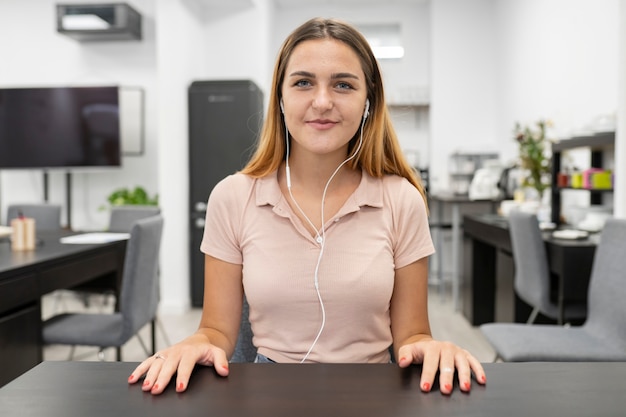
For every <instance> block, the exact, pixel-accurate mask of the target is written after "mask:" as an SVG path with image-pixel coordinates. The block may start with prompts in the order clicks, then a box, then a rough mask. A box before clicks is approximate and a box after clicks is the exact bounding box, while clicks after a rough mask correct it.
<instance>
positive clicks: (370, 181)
mask: <svg viewBox="0 0 626 417" xmlns="http://www.w3.org/2000/svg"><path fill="white" fill-rule="evenodd" d="M256 181H257V186H256V205H257V206H264V205H271V206H273V207H276V206H277V205H278V204H279V202H280V201H281V199H283V194H282V192H281V191H280V187H279V186H278V171H274V172H273V173H271V174H269V175H267V176H265V177H262V178H258V179H257V180H256ZM348 204H350V205H355V206H356V207H354V208H355V209H358V208H359V207H362V206H370V207H376V208H382V206H383V180H382V178H374V177H372V176H370V175H369V174H368V173H367V172H365V171H362V175H361V182H360V183H359V186H358V187H357V189H356V190H355V191H354V193H353V194H352V196H350V198H349V199H348V202H346V205H348Z"/></svg>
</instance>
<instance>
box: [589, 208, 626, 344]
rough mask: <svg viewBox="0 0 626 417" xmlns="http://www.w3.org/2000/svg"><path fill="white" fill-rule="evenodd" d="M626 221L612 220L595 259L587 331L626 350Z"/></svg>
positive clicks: (603, 235) (604, 231) (608, 222)
mask: <svg viewBox="0 0 626 417" xmlns="http://www.w3.org/2000/svg"><path fill="white" fill-rule="evenodd" d="M625 300H626V219H608V220H607V221H606V223H605V225H604V228H603V229H602V232H601V234H600V243H599V244H598V247H597V248H596V253H595V255H594V258H593V267H592V270H591V278H590V279H589V295H588V299H587V303H588V307H587V308H588V314H587V321H586V322H585V324H584V327H585V328H587V329H588V330H589V331H590V332H591V333H594V334H596V335H597V336H598V337H600V338H601V339H605V340H613V341H614V340H616V339H619V340H621V341H622V347H623V348H624V350H626V303H625Z"/></svg>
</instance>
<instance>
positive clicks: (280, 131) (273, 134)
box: [241, 18, 426, 203]
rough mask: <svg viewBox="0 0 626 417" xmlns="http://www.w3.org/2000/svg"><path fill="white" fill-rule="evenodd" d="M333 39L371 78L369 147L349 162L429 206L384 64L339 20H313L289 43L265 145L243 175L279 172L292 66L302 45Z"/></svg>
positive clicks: (278, 68) (278, 67) (277, 72)
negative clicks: (402, 140)
mask: <svg viewBox="0 0 626 417" xmlns="http://www.w3.org/2000/svg"><path fill="white" fill-rule="evenodd" d="M327 38H332V39H336V40H338V41H341V42H343V43H345V44H346V45H348V46H349V47H350V48H352V50H353V51H354V52H355V53H356V54H357V56H358V57H359V60H360V61H361V67H362V69H363V72H364V73H365V79H366V85H367V91H368V94H367V98H368V99H369V101H370V110H369V117H368V118H367V122H366V123H365V125H364V127H363V129H364V131H363V144H362V146H361V150H360V151H359V153H358V154H357V155H356V157H355V158H354V159H352V160H351V161H349V162H348V164H349V166H350V168H352V169H363V170H365V172H367V173H368V174H369V175H371V176H372V177H376V178H381V177H383V176H384V175H386V174H395V175H399V176H402V177H404V178H406V179H407V180H408V181H409V182H410V183H411V184H413V185H414V186H415V187H416V188H417V189H418V190H419V192H420V193H421V194H422V197H423V198H424V202H425V203H426V193H425V191H424V187H423V185H422V181H421V179H420V178H419V176H418V175H417V174H416V172H415V170H414V169H413V168H412V167H411V165H410V164H409V163H408V162H407V160H406V158H405V156H404V154H403V153H402V149H401V148H400V144H399V142H398V137H397V135H396V132H395V130H394V128H393V125H392V123H391V117H390V115H389V111H388V110H387V105H386V104H385V94H384V89H383V80H382V76H381V74H380V69H379V68H378V62H377V61H376V58H375V57H374V54H373V53H372V50H371V48H370V46H369V44H368V42H367V40H366V39H365V37H364V36H363V35H362V34H361V33H360V32H359V31H358V30H357V29H356V28H354V27H353V26H351V25H349V24H347V23H345V22H342V21H339V20H336V19H322V18H314V19H311V20H309V21H307V22H305V23H304V24H302V25H301V26H300V27H298V28H297V29H296V30H294V31H293V32H292V33H291V35H289V36H288V37H287V39H286V40H285V42H284V43H283V45H282V47H281V49H280V52H279V55H278V59H277V60H276V64H275V66H274V75H273V79H272V89H271V91H270V100H269V106H268V116H267V117H266V118H265V123H264V125H263V129H262V131H261V136H260V138H259V144H258V147H257V149H256V152H255V153H254V155H252V158H251V159H250V161H249V162H248V164H247V165H246V166H245V167H244V168H243V170H242V171H241V172H242V173H244V174H247V175H250V176H252V177H257V178H258V177H264V176H266V175H269V174H270V173H272V172H274V171H276V170H277V169H278V167H279V166H280V164H281V163H282V162H283V161H284V159H285V153H286V147H285V139H286V138H285V131H284V125H283V120H282V113H281V111H280V99H281V97H280V94H281V87H282V84H283V80H284V77H285V70H286V67H287V63H288V62H289V58H290V57H291V54H292V53H293V50H294V49H295V47H296V46H297V45H298V44H299V43H301V42H304V41H307V40H313V39H327ZM357 136H358V132H357V134H356V135H355V137H354V138H353V139H352V140H351V141H350V143H349V145H348V148H349V149H348V155H351V154H352V152H353V150H354V148H355V146H356V145H357V139H356V137H357Z"/></svg>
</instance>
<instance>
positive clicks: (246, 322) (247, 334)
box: [230, 296, 257, 362]
mask: <svg viewBox="0 0 626 417" xmlns="http://www.w3.org/2000/svg"><path fill="white" fill-rule="evenodd" d="M249 316H250V306H249V305H248V300H247V299H246V297H245V296H244V298H243V308H242V310H241V323H240V326H239V337H238V338H237V344H236V345H235V352H234V353H233V357H232V358H231V360H230V361H231V362H254V359H255V358H256V351H257V350H256V347H255V346H254V344H253V343H252V337H253V334H252V328H251V326H250V319H249Z"/></svg>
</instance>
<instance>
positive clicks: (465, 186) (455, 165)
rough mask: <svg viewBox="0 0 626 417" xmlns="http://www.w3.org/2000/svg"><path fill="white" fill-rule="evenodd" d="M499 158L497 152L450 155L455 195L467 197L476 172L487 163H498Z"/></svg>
mask: <svg viewBox="0 0 626 417" xmlns="http://www.w3.org/2000/svg"><path fill="white" fill-rule="evenodd" d="M499 157H500V156H499V155H498V154H497V153H495V152H486V153H472V152H455V153H452V154H450V156H449V165H448V167H449V168H448V175H449V177H450V188H451V190H452V192H453V193H454V194H455V195H467V194H468V192H469V187H470V183H471V182H472V178H473V177H474V173H475V172H476V170H478V169H480V168H482V167H483V166H484V165H485V162H487V161H490V160H496V161H497V160H498V158H499Z"/></svg>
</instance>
